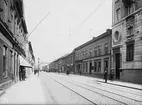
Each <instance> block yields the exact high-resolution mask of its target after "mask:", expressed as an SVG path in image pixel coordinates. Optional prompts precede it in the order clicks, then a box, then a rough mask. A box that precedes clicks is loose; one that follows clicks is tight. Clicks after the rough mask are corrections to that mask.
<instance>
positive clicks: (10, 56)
mask: <svg viewBox="0 0 142 105" xmlns="http://www.w3.org/2000/svg"><path fill="white" fill-rule="evenodd" d="M9 60H10V70H12V51H11V50H10V59H9Z"/></svg>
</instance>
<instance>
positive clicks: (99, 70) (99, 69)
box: [98, 60, 101, 72]
mask: <svg viewBox="0 0 142 105" xmlns="http://www.w3.org/2000/svg"><path fill="white" fill-rule="evenodd" d="M98 72H101V61H100V60H99V61H98Z"/></svg>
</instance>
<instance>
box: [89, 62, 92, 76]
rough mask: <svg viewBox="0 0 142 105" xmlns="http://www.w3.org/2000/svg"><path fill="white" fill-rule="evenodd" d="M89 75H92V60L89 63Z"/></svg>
mask: <svg viewBox="0 0 142 105" xmlns="http://www.w3.org/2000/svg"><path fill="white" fill-rule="evenodd" d="M89 66H90V67H89V75H91V74H92V62H91V61H90V63H89Z"/></svg>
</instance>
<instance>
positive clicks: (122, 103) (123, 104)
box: [48, 75, 129, 105]
mask: <svg viewBox="0 0 142 105" xmlns="http://www.w3.org/2000/svg"><path fill="white" fill-rule="evenodd" d="M48 77H49V78H51V79H53V80H54V81H56V82H58V83H59V84H61V85H63V86H65V87H66V88H68V89H69V90H71V91H73V92H75V93H77V94H78V95H81V94H80V93H78V92H76V91H75V90H73V89H71V88H69V87H68V86H66V85H65V84H64V83H62V82H63V81H65V82H67V83H68V82H69V83H70V84H72V85H75V86H77V87H80V88H82V89H85V90H88V91H91V92H93V93H95V94H98V95H100V96H103V97H105V98H108V99H110V100H113V101H114V102H117V103H119V105H120V104H121V105H129V104H127V103H124V102H121V101H118V100H116V99H114V98H111V97H109V96H106V95H104V94H101V93H99V92H96V91H92V90H90V89H87V88H85V87H82V86H79V85H78V84H75V83H72V82H70V81H67V80H63V81H60V80H57V79H58V78H56V77H53V76H49V75H48ZM81 96H82V97H83V98H85V99H87V100H89V101H91V100H90V99H88V98H86V97H85V96H83V95H81ZM91 102H92V101H91ZM93 103H94V102H93ZM94 104H95V105H97V104H96V103H94Z"/></svg>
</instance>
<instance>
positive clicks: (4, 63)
mask: <svg viewBox="0 0 142 105" xmlns="http://www.w3.org/2000/svg"><path fill="white" fill-rule="evenodd" d="M6 59H7V47H6V46H3V71H6V64H7V61H6Z"/></svg>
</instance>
